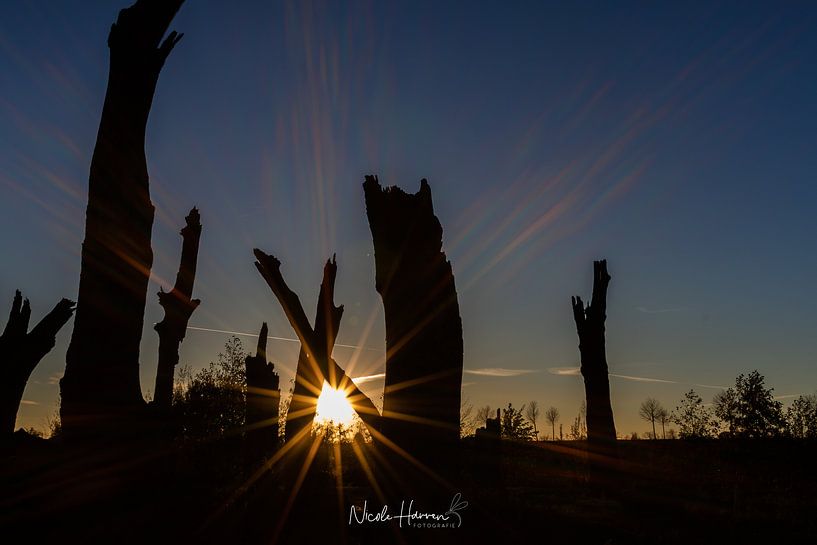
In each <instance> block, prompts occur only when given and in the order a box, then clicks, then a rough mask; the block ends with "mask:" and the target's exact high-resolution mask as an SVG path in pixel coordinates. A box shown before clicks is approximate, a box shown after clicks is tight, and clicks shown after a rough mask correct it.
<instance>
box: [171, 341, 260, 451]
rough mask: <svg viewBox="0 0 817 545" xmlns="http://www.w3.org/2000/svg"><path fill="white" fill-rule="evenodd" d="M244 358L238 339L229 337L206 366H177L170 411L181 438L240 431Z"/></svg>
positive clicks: (206, 437) (198, 438)
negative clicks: (194, 371)
mask: <svg viewBox="0 0 817 545" xmlns="http://www.w3.org/2000/svg"><path fill="white" fill-rule="evenodd" d="M246 359H247V353H246V352H245V350H244V345H243V343H242V342H241V339H239V338H238V337H231V338H230V339H229V340H228V341H227V342H226V343H225V344H224V351H223V352H220V353H219V355H218V359H217V360H216V361H215V362H211V363H210V365H209V366H208V367H206V368H204V369H201V370H199V371H197V372H196V373H193V372H192V371H191V370H190V368H189V367H184V368H182V369H180V371H179V381H178V382H177V383H176V387H175V389H174V396H173V412H174V413H175V414H176V415H178V418H179V421H180V424H181V430H180V433H181V436H182V437H183V438H184V439H187V440H193V441H202V440H212V439H217V438H221V437H224V436H226V435H228V434H238V433H240V431H241V430H242V428H243V427H244V422H245V420H244V419H245V414H246V371H245V361H246Z"/></svg>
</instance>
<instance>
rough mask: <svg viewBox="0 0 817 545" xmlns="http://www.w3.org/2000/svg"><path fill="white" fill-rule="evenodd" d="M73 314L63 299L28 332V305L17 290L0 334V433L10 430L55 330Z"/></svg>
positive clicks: (48, 349)
mask: <svg viewBox="0 0 817 545" xmlns="http://www.w3.org/2000/svg"><path fill="white" fill-rule="evenodd" d="M73 313H74V302H73V301H69V300H68V299H63V300H62V301H60V302H59V303H57V306H55V307H54V309H53V310H52V311H51V312H49V313H48V314H47V315H46V316H45V317H44V318H43V319H42V320H40V323H38V324H37V325H36V326H34V329H32V330H31V331H28V322H29V319H30V318H31V307H30V306H29V304H28V299H26V300H25V301H23V297H22V295H20V292H19V291H17V292H16V293H15V294H14V302H13V303H12V305H11V313H10V314H9V320H8V323H6V328H5V329H4V330H3V334H2V335H0V373H2V375H3V377H2V380H0V435H3V434H7V433H12V432H13V431H14V424H15V422H16V420H17V411H18V410H19V408H20V402H21V401H22V399H23V392H24V391H25V389H26V383H27V382H28V378H29V377H30V376H31V372H32V371H34V368H35V367H37V364H38V363H40V360H41V359H43V357H44V356H45V355H46V354H48V352H50V351H51V349H52V348H54V343H55V342H56V335H57V332H58V331H59V330H60V329H61V328H62V326H64V325H65V323H66V322H67V321H68V319H69V318H71V315H72V314H73Z"/></svg>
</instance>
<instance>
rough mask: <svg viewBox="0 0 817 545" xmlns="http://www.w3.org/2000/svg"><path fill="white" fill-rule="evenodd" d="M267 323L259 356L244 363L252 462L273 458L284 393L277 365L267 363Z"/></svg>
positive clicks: (248, 358)
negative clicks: (280, 387) (267, 457)
mask: <svg viewBox="0 0 817 545" xmlns="http://www.w3.org/2000/svg"><path fill="white" fill-rule="evenodd" d="M267 335H268V329H267V323H266V322H264V323H263V324H262V325H261V332H260V333H259V334H258V346H257V347H256V350H255V356H249V355H248V356H247V358H246V359H245V360H244V365H245V370H246V376H247V405H246V407H247V413H246V420H245V422H246V430H247V431H246V434H245V435H246V438H247V452H248V458H249V461H250V462H253V461H255V460H257V459H259V458H261V457H263V456H264V455H267V454H269V453H270V452H271V451H272V450H274V449H275V447H276V445H277V444H278V408H279V406H280V404H281V391H280V390H279V389H278V374H277V373H276V372H275V365H273V364H272V363H270V362H268V361H267Z"/></svg>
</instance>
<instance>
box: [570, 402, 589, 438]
mask: <svg viewBox="0 0 817 545" xmlns="http://www.w3.org/2000/svg"><path fill="white" fill-rule="evenodd" d="M586 415H587V405H585V403H584V401H582V406H581V407H580V408H579V414H577V415H576V418H575V419H573V423H572V424H571V425H570V431H569V432H568V436H569V437H570V438H571V439H573V440H574V441H579V440H582V439H587V420H586Z"/></svg>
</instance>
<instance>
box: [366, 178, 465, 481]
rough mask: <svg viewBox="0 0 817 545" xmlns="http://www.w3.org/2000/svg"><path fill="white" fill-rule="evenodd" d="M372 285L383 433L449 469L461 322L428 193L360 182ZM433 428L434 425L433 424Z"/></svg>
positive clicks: (459, 388)
mask: <svg viewBox="0 0 817 545" xmlns="http://www.w3.org/2000/svg"><path fill="white" fill-rule="evenodd" d="M363 189H364V193H365V197H366V214H367V216H368V219H369V227H370V229H371V232H372V241H373V244H374V257H375V286H376V289H377V292H378V293H379V294H380V296H381V298H382V299H383V310H384V312H385V318H386V378H385V388H384V397H383V416H384V418H383V420H382V425H383V430H382V431H383V434H384V435H385V436H387V437H388V438H389V439H391V440H393V441H394V442H395V443H397V444H398V445H400V446H401V447H403V448H405V449H406V450H408V451H409V452H410V453H412V454H413V455H415V456H417V457H419V458H421V459H422V460H423V461H424V462H426V463H429V464H432V465H437V466H439V465H440V464H445V463H446V462H447V461H448V460H446V454H445V451H446V450H449V451H451V452H453V451H454V449H455V448H456V446H457V444H458V437H459V410H460V397H461V393H462V358H463V342H462V321H461V319H460V313H459V304H458V302H457V291H456V287H455V285H454V274H453V272H452V269H451V264H450V263H449V262H448V260H447V258H446V255H445V253H444V252H443V251H442V234H443V229H442V226H441V225H440V222H439V220H438V219H437V217H436V216H435V215H434V207H433V205H432V201H431V188H430V187H429V185H428V182H427V181H426V180H422V181H421V182H420V190H419V191H418V192H417V193H416V194H413V195H412V194H408V193H405V192H404V191H402V190H401V189H399V188H397V187H389V188H387V189H383V188H382V187H381V186H380V183H379V182H378V179H377V177H376V176H366V180H365V182H364V184H363ZM429 422H430V423H433V424H432V425H429Z"/></svg>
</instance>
